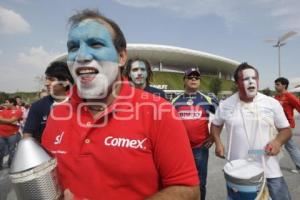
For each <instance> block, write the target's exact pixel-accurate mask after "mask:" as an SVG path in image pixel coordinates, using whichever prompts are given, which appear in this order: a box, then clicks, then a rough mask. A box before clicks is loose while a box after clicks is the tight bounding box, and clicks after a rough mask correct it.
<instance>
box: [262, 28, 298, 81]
mask: <svg viewBox="0 0 300 200" xmlns="http://www.w3.org/2000/svg"><path fill="white" fill-rule="evenodd" d="M296 34H297V32H295V31H289V32H287V33H285V34H283V35H282V36H281V37H279V39H278V40H277V41H276V44H275V45H273V47H276V48H278V76H279V77H280V76H281V66H280V62H281V61H280V47H282V46H283V45H285V44H286V42H285V43H284V41H285V40H287V39H288V38H290V37H292V36H294V35H296ZM274 41H275V40H272V39H271V40H266V42H274Z"/></svg>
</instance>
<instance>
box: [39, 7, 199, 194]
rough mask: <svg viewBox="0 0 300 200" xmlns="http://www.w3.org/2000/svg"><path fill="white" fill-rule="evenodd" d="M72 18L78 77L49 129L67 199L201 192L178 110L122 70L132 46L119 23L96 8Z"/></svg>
mask: <svg viewBox="0 0 300 200" xmlns="http://www.w3.org/2000/svg"><path fill="white" fill-rule="evenodd" d="M70 23H71V27H70V30H69V34H68V43H67V46H68V57H67V61H68V67H69V69H70V72H71V74H72V76H73V78H74V81H75V85H74V87H73V88H72V91H71V97H70V100H69V102H67V103H64V104H60V105H57V106H55V107H54V108H53V109H52V112H51V113H50V117H49V118H48V121H47V125H46V128H45V130H44V133H43V136H42V145H43V146H44V147H45V148H46V149H47V150H48V151H49V152H51V153H52V155H53V156H55V157H56V158H57V162H58V178H59V180H60V183H61V186H62V189H63V190H64V194H65V199H90V200H92V199H96V200H98V199H105V200H106V199H149V200H150V199H152V200H154V199H174V200H175V199H182V200H184V199H191V200H192V199H195V200H196V199H199V186H198V185H199V179H198V177H197V170H196V167H195V163H194V160H193V156H192V151H191V149H190V147H189V143H188V137H187V134H186V131H185V128H184V125H183V123H182V122H181V121H180V120H177V118H179V117H178V114H177V113H176V111H175V110H174V108H173V107H172V105H171V104H170V103H168V102H167V101H165V100H163V99H162V98H159V100H156V101H154V98H155V96H154V95H149V94H146V93H145V91H142V90H137V89H135V88H133V87H131V86H130V84H129V83H128V82H127V81H126V80H124V79H123V78H122V77H121V69H122V67H123V65H124V64H125V62H126V60H127V53H126V40H125V37H124V36H123V33H122V31H121V30H120V28H119V26H118V25H117V24H116V23H115V22H113V21H112V20H110V19H108V18H106V17H104V16H102V15H101V14H100V13H99V12H97V11H92V10H83V11H81V12H79V13H78V14H76V15H74V16H72V17H71V18H70ZM145 96H147V98H143V97H145ZM156 98H157V97H156Z"/></svg>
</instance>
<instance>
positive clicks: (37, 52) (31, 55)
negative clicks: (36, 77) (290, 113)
mask: <svg viewBox="0 0 300 200" xmlns="http://www.w3.org/2000/svg"><path fill="white" fill-rule="evenodd" d="M59 55H61V52H47V51H46V50H45V49H44V48H43V47H42V46H39V47H31V48H30V49H29V51H28V52H25V53H24V52H23V53H19V55H18V60H17V61H18V62H19V63H20V64H24V65H30V66H35V67H46V66H47V65H48V64H49V62H51V61H52V60H53V59H54V58H56V57H58V56H59Z"/></svg>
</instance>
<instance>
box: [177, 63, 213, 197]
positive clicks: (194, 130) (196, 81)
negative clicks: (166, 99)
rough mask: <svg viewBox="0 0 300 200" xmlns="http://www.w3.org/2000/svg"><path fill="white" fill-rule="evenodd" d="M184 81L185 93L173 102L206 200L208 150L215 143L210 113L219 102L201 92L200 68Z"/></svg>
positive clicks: (191, 69) (189, 70)
mask: <svg viewBox="0 0 300 200" xmlns="http://www.w3.org/2000/svg"><path fill="white" fill-rule="evenodd" d="M183 81H184V89H185V92H184V93H183V94H181V95H179V96H178V97H176V98H175V99H173V101H172V102H173V104H174V106H175V108H176V110H177V111H178V113H179V116H180V117H181V119H182V120H183V122H184V125H185V127H186V130H187V133H188V137H189V140H190V144H191V147H192V150H193V154H194V160H195V163H196V166H197V169H198V176H199V179H200V191H201V199H202V200H205V194H206V177H207V163H208V154H209V151H208V149H209V148H210V147H211V145H212V143H213V142H212V138H211V137H210V134H209V130H208V122H209V113H214V112H215V110H216V109H215V108H216V106H217V102H214V101H215V100H214V99H212V98H210V97H209V96H207V95H205V94H203V93H201V92H200V91H199V86H200V72H199V69H198V68H189V69H187V70H186V71H185V73H184V77H183Z"/></svg>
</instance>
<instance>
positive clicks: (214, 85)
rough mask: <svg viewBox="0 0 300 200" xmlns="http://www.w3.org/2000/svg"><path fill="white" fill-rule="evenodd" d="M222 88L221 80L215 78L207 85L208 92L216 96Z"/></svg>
mask: <svg viewBox="0 0 300 200" xmlns="http://www.w3.org/2000/svg"><path fill="white" fill-rule="evenodd" d="M221 86H222V80H221V79H219V78H217V77H215V78H212V79H211V81H210V83H209V90H210V92H213V93H214V94H215V95H218V93H219V92H220V91H221Z"/></svg>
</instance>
